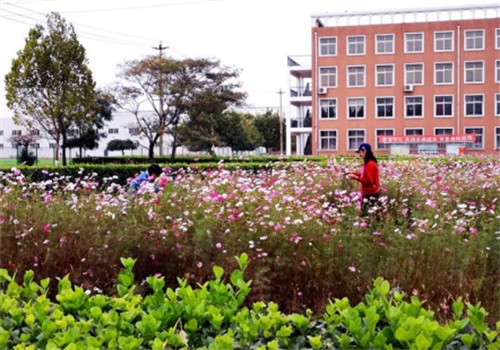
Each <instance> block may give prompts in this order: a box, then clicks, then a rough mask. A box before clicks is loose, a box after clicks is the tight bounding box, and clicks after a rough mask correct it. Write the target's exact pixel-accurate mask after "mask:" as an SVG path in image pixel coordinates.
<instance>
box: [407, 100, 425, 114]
mask: <svg viewBox="0 0 500 350" xmlns="http://www.w3.org/2000/svg"><path fill="white" fill-rule="evenodd" d="M415 98H421V99H422V115H416V116H415V115H410V116H409V115H408V113H407V112H408V109H407V108H406V106H407V104H408V103H407V101H408V100H409V99H415ZM404 111H405V118H407V119H422V118H424V116H425V98H424V96H423V95H417V96H405V101H404Z"/></svg>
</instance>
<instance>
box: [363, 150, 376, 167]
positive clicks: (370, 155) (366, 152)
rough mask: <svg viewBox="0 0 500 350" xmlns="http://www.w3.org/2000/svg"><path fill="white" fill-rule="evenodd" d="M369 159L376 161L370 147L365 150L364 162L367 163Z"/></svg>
mask: <svg viewBox="0 0 500 350" xmlns="http://www.w3.org/2000/svg"><path fill="white" fill-rule="evenodd" d="M370 160H373V161H374V162H375V163H378V162H377V158H376V157H375V155H374V154H373V151H372V150H371V149H367V150H366V151H365V164H366V163H368V162H369V161H370Z"/></svg>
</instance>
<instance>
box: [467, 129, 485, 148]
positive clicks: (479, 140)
mask: <svg viewBox="0 0 500 350" xmlns="http://www.w3.org/2000/svg"><path fill="white" fill-rule="evenodd" d="M464 131H465V133H466V134H476V142H474V143H473V144H472V145H471V146H470V149H483V148H484V145H483V134H484V130H483V128H465V129H464Z"/></svg>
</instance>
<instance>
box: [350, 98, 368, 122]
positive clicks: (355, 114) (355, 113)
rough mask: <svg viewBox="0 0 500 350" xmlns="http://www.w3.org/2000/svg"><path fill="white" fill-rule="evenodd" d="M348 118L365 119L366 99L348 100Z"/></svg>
mask: <svg viewBox="0 0 500 350" xmlns="http://www.w3.org/2000/svg"><path fill="white" fill-rule="evenodd" d="M347 117H348V119H362V118H365V99H364V98H359V97H356V98H354V97H353V98H348V99H347Z"/></svg>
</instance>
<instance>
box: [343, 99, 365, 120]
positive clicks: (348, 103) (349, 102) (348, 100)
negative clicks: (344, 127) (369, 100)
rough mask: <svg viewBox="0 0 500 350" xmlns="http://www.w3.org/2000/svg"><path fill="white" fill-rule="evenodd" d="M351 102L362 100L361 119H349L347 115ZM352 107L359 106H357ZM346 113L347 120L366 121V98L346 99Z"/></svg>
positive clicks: (348, 114)
mask: <svg viewBox="0 0 500 350" xmlns="http://www.w3.org/2000/svg"><path fill="white" fill-rule="evenodd" d="M351 100H362V101H363V116H362V117H351V116H350V113H349V107H350V106H351ZM352 106H355V107H357V106H359V105H358V104H356V105H352ZM346 107H347V111H346V116H347V119H348V120H363V119H366V98H365V97H348V98H347V103H346Z"/></svg>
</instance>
